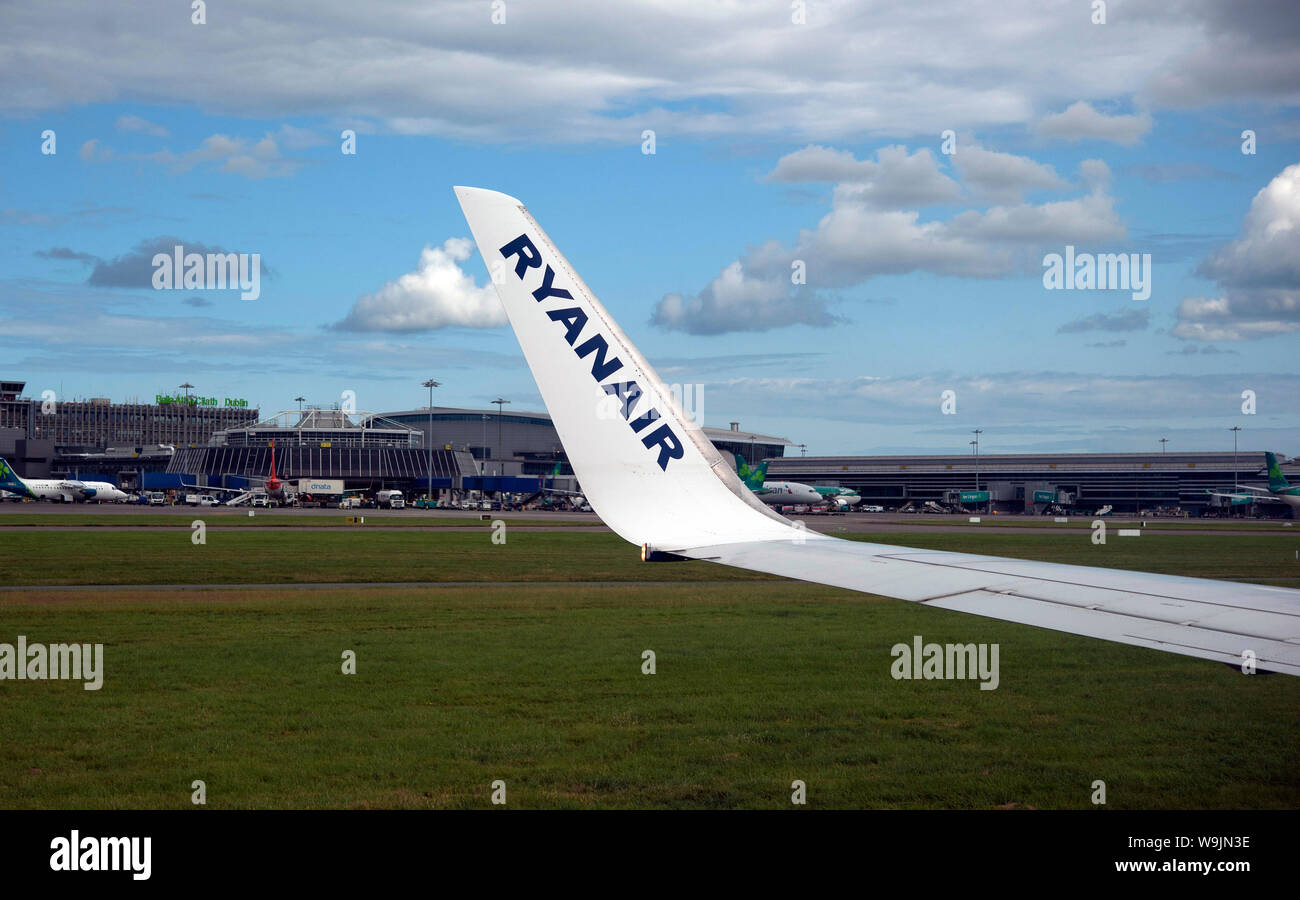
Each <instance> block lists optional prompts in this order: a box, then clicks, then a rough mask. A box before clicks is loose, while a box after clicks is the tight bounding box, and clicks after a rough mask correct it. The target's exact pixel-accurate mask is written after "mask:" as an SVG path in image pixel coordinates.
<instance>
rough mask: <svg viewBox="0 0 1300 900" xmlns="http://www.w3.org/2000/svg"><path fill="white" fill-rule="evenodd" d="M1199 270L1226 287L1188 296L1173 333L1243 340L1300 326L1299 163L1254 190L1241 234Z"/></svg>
mask: <svg viewBox="0 0 1300 900" xmlns="http://www.w3.org/2000/svg"><path fill="white" fill-rule="evenodd" d="M1197 272H1198V274H1200V275H1203V276H1205V277H1207V278H1211V279H1213V280H1214V281H1216V282H1217V283H1218V285H1219V287H1220V288H1221V289H1222V290H1223V293H1222V294H1221V295H1220V296H1218V297H1208V298H1207V297H1188V298H1186V299H1184V300H1183V301H1182V303H1180V304H1179V306H1178V324H1177V325H1175V326H1174V329H1173V332H1172V333H1173V335H1174V336H1175V337H1180V338H1186V339H1189V340H1198V341H1241V340H1250V339H1254V338H1264V337H1272V336H1274V335H1279V334H1290V333H1292V332H1295V331H1298V330H1300V163H1297V164H1294V165H1290V166H1287V167H1286V168H1285V169H1283V170H1282V171H1281V172H1280V173H1279V174H1278V175H1277V176H1276V177H1274V178H1273V180H1272V181H1270V182H1269V183H1268V184H1267V185H1266V186H1265V187H1264V188H1263V189H1262V190H1260V192H1259V193H1258V194H1256V195H1255V198H1254V199H1253V200H1251V203H1250V209H1249V210H1248V211H1247V212H1246V215H1245V217H1244V218H1243V219H1242V223H1241V233H1240V235H1239V236H1238V237H1237V239H1236V240H1234V241H1232V242H1230V243H1229V244H1227V245H1226V246H1224V247H1221V248H1220V249H1219V250H1216V251H1215V252H1214V253H1212V254H1210V256H1209V257H1208V258H1207V259H1206V260H1205V261H1204V262H1202V263H1201V265H1200V267H1199V269H1198V270H1197Z"/></svg>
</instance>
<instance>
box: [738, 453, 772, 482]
mask: <svg viewBox="0 0 1300 900" xmlns="http://www.w3.org/2000/svg"><path fill="white" fill-rule="evenodd" d="M732 455H733V456H735V457H736V474H737V475H739V476H740V480H741V481H743V482H744V483H745V487H747V488H749V489H750V490H751V491H758V490H762V488H763V481H764V479H766V478H767V460H763V461H762V462H761V463H759V464H758V465H757V466H754V467H753V468H750V466H749V463H747V462H745V457H743V456H741V455H740V454H739V453H735V454H732Z"/></svg>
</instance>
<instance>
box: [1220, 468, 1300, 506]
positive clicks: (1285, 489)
mask: <svg viewBox="0 0 1300 900" xmlns="http://www.w3.org/2000/svg"><path fill="white" fill-rule="evenodd" d="M1264 463H1265V465H1267V466H1268V488H1267V489H1265V488H1259V487H1248V486H1245V485H1243V486H1242V487H1240V488H1238V489H1237V490H1236V491H1235V492H1231V493H1228V492H1219V491H1206V493H1207V494H1209V495H1210V496H1211V497H1226V498H1227V499H1228V500H1229V501H1231V503H1232V505H1234V506H1238V505H1242V504H1246V503H1285V504H1286V505H1287V506H1289V507H1291V508H1292V509H1293V510H1296V512H1294V513H1292V515H1293V516H1300V487H1292V486H1291V482H1289V481H1287V480H1286V476H1285V475H1283V474H1282V464H1281V463H1279V462H1278V459H1277V455H1276V454H1273V453H1268V452H1266V453H1265V454H1264Z"/></svg>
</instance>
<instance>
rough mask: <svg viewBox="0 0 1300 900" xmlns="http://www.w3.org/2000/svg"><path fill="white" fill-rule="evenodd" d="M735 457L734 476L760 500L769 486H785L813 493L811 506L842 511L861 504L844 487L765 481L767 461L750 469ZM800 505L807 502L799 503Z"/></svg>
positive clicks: (850, 490)
mask: <svg viewBox="0 0 1300 900" xmlns="http://www.w3.org/2000/svg"><path fill="white" fill-rule="evenodd" d="M733 455H734V456H735V457H736V474H737V475H739V476H740V480H741V481H743V482H745V487H747V488H749V489H750V490H751V491H753V492H754V495H755V496H756V497H758V498H760V499H765V498H764V495H763V493H761V492H762V491H764V490H766V489H767V488H768V486H769V485H772V486H776V485H786V486H788V487H791V488H796V489H800V488H801V489H803V490H804V491H814V492H815V493H816V494H817V499H816V500H813V501H812V503H813V504H821V503H826V504H829V505H831V506H834V507H835V508H836V509H844V508H846V507H849V506H857V505H858V504H859V503H861V502H862V497H861V496H859V495H858V492H857V491H855V490H853V489H851V488H846V487H831V486H829V485H825V484H795V483H794V482H792V481H778V482H771V481H765V480H764V479H766V478H767V460H763V461H762V462H761V463H759V464H758V465H756V466H753V467H752V468H751V467H750V465H749V463H747V462H745V458H744V457H743V456H741V455H740V454H739V453H736V454H733ZM799 502H801V503H804V502H808V501H802V500H801V501H799ZM772 505H773V506H784V505H786V504H783V503H773V504H772Z"/></svg>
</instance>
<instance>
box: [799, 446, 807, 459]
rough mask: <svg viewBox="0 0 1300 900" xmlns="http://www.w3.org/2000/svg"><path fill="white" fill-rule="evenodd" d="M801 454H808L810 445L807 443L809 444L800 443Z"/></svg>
mask: <svg viewBox="0 0 1300 900" xmlns="http://www.w3.org/2000/svg"><path fill="white" fill-rule="evenodd" d="M799 455H800V456H807V455H808V445H807V444H800V445H799Z"/></svg>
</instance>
